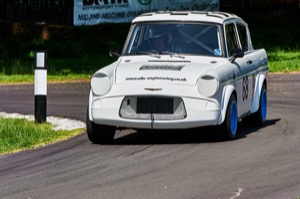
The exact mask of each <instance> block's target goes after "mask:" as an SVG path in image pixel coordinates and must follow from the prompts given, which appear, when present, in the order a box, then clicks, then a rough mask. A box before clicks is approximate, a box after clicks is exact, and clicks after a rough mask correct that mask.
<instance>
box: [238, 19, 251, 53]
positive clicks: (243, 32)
mask: <svg viewBox="0 0 300 199" xmlns="http://www.w3.org/2000/svg"><path fill="white" fill-rule="evenodd" d="M236 27H237V30H238V33H239V38H240V42H241V45H242V50H244V51H248V50H249V47H248V36H247V29H246V27H245V26H244V25H243V24H239V23H237V24H236Z"/></svg>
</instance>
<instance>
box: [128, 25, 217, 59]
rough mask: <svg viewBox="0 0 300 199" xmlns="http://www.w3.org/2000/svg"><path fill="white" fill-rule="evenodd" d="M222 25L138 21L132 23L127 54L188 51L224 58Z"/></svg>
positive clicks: (183, 52)
mask: <svg viewBox="0 0 300 199" xmlns="http://www.w3.org/2000/svg"><path fill="white" fill-rule="evenodd" d="M220 38H221V37H220V27H219V26H218V25H215V24H199V23H139V24H134V25H133V26H132V31H131V35H130V39H129V41H128V43H127V46H126V47H125V49H126V51H125V55H139V54H155V53H157V54H168V53H174V54H186V55H202V56H215V57H223V50H222V45H221V41H220Z"/></svg>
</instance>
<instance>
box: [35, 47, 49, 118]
mask: <svg viewBox="0 0 300 199" xmlns="http://www.w3.org/2000/svg"><path fill="white" fill-rule="evenodd" d="M46 59H47V53H46V52H45V51H36V54H35V69H34V118H35V122H36V123H44V122H46V116H47V67H46Z"/></svg>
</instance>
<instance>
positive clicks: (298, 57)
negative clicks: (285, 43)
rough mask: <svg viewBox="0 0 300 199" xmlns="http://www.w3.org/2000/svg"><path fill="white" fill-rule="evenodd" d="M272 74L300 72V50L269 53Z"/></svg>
mask: <svg viewBox="0 0 300 199" xmlns="http://www.w3.org/2000/svg"><path fill="white" fill-rule="evenodd" d="M268 59H269V71H270V72H285V73H289V72H295V71H300V50H298V51H296V50H295V51H294V50H290V51H285V50H280V49H278V50H276V51H271V52H268Z"/></svg>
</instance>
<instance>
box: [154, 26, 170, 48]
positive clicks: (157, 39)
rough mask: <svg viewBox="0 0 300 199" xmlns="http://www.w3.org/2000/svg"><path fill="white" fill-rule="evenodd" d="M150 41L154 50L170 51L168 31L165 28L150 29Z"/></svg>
mask: <svg viewBox="0 0 300 199" xmlns="http://www.w3.org/2000/svg"><path fill="white" fill-rule="evenodd" d="M149 38H150V43H151V45H152V48H153V50H155V51H158V52H163V51H168V50H169V49H168V33H167V32H166V31H164V29H163V28H158V27H156V28H152V29H150V30H149Z"/></svg>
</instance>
